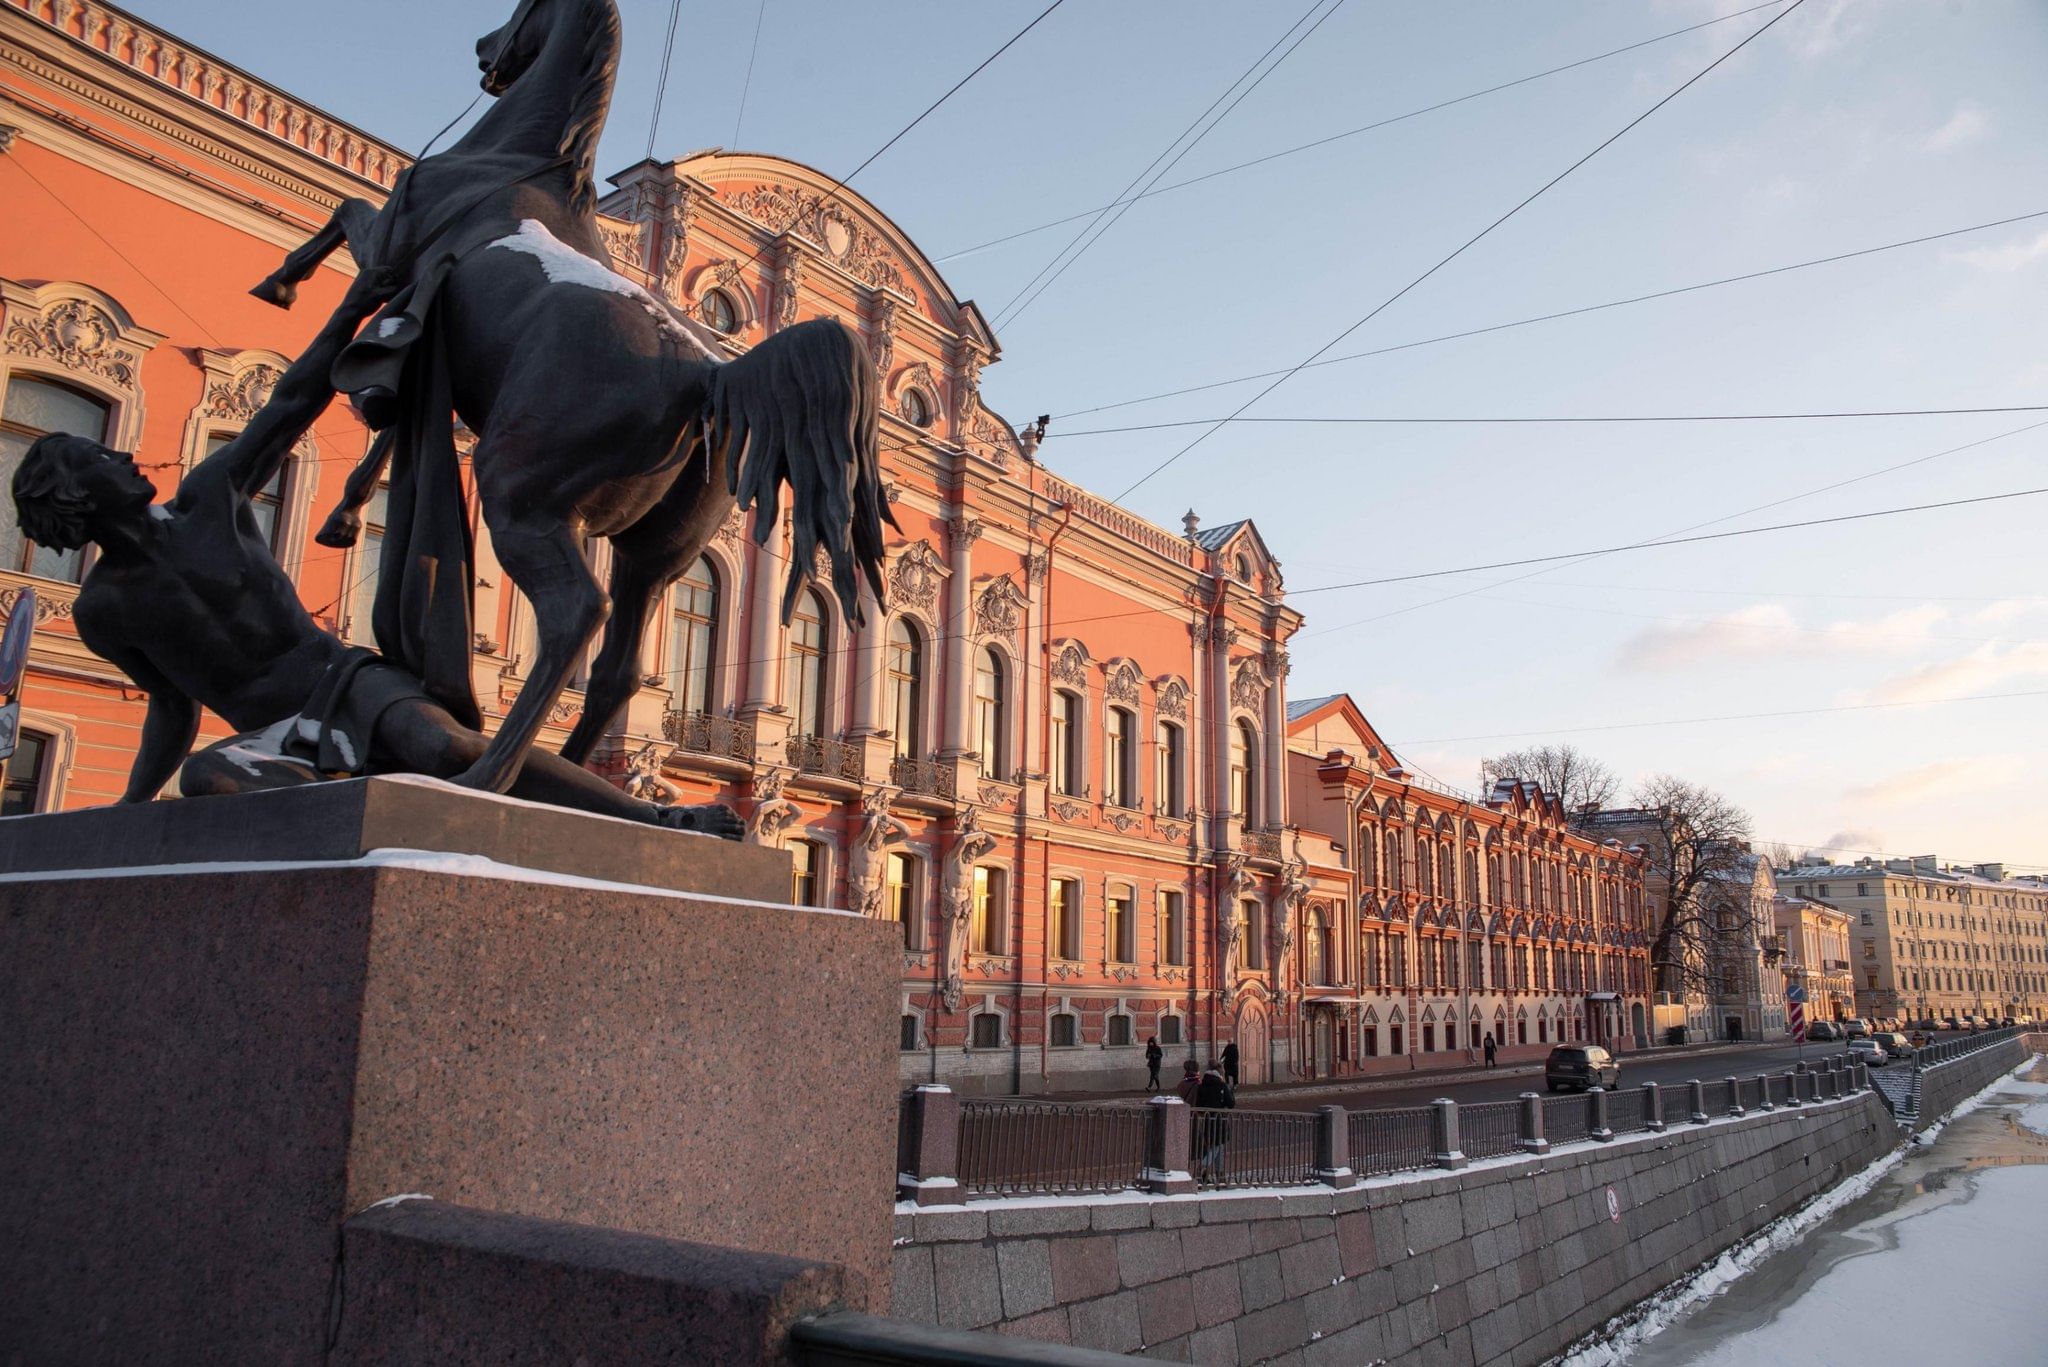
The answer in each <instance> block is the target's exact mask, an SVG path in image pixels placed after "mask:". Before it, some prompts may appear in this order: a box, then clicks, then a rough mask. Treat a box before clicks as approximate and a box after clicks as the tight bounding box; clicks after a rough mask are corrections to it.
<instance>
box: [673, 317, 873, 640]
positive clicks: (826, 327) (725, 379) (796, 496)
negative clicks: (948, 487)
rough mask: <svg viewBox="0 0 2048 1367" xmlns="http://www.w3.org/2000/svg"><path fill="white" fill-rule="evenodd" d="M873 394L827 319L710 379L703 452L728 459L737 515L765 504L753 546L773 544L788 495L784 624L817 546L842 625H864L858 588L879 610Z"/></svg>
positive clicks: (856, 357)
mask: <svg viewBox="0 0 2048 1367" xmlns="http://www.w3.org/2000/svg"><path fill="white" fill-rule="evenodd" d="M880 388H881V386H880V384H879V382H878V381H877V380H876V378H875V365H874V362H873V361H872V360H871V359H869V357H868V353H867V348H866V347H864V346H863V345H861V341H860V338H858V337H857V336H855V335H854V334H853V332H852V331H851V330H850V329H848V328H847V327H846V325H845V324H843V323H840V322H837V321H836V320H834V319H830V318H814V319H812V320H810V321H808V322H803V323H798V324H797V325H796V326H794V327H789V328H784V329H783V330H782V331H780V332H777V333H775V334H774V335H773V336H771V337H769V338H768V339H767V340H765V341H763V342H762V343H761V344H760V345H759V346H757V347H755V348H754V349H753V350H751V351H749V352H747V353H746V354H744V355H742V356H740V357H738V358H736V359H734V360H732V361H729V362H727V363H726V364H724V365H721V366H719V367H718V368H717V370H715V371H714V372H713V373H712V377H711V395H710V398H709V399H708V400H707V401H706V403H705V406H704V415H703V425H704V437H705V441H706V444H707V445H708V446H709V447H710V448H711V449H712V450H714V451H722V452H723V453H724V454H725V457H726V472H727V475H726V478H727V481H728V483H729V485H730V487H731V489H732V492H733V493H734V495H736V496H737V497H738V499H739V506H740V507H741V508H742V509H745V508H750V507H753V506H754V505H755V504H757V503H758V504H759V505H760V514H759V516H757V517H756V518H755V520H754V537H755V539H756V540H757V541H762V542H765V541H766V540H767V539H768V535H769V533H770V532H771V531H772V530H773V528H774V526H775V521H776V517H777V515H778V513H779V512H780V510H781V498H782V485H783V483H784V481H787V482H788V484H789V488H790V526H791V530H792V532H793V534H794V542H795V544H794V546H793V547H792V549H793V551H794V554H793V555H792V557H791V559H790V564H789V580H788V583H787V584H786V586H785V587H784V590H783V595H782V617H783V620H784V621H788V620H789V615H790V612H791V610H792V609H793V608H794V607H795V606H796V598H797V594H798V592H799V591H800V590H801V589H802V588H803V583H804V580H805V579H807V578H809V577H810V574H811V569H812V566H813V565H814V564H815V563H816V557H817V549H818V547H819V546H820V545H822V546H824V547H825V548H826V550H827V552H828V553H829V554H830V556H831V558H832V588H833V591H834V592H835V593H837V594H838V596H839V602H840V605H841V607H843V608H844V609H845V611H846V615H847V618H848V620H850V621H854V622H859V621H861V620H862V619H863V616H864V614H863V612H862V610H861V606H860V583H861V580H862V579H865V580H866V581H867V583H868V586H869V588H870V589H872V590H873V592H874V596H875V602H876V603H881V602H882V601H883V592H882V524H883V523H884V522H887V523H888V524H889V525H890V526H892V527H893V526H895V525H896V519H895V518H894V517H893V516H892V515H891V514H890V512H889V509H888V505H887V501H886V499H885V498H884V497H883V494H882V464H881V454H880V450H879V447H878V445H877V441H876V428H877V422H878V418H879V410H880V407H881V396H880Z"/></svg>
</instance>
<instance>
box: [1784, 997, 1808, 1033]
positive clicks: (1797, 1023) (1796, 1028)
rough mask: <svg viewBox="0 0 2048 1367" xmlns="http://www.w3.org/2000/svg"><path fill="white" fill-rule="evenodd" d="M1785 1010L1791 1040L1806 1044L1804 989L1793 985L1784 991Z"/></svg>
mask: <svg viewBox="0 0 2048 1367" xmlns="http://www.w3.org/2000/svg"><path fill="white" fill-rule="evenodd" d="M1785 1010H1786V1012H1787V1017H1788V1020H1789V1023H1790V1024H1791V1026H1792V1038H1793V1039H1795V1040H1798V1041H1799V1042H1800V1043H1802V1044H1803V1043H1805V1042H1806V989H1805V988H1803V987H1801V986H1799V985H1798V984H1797V983H1794V984H1793V985H1792V986H1790V987H1788V988H1786V989H1785Z"/></svg>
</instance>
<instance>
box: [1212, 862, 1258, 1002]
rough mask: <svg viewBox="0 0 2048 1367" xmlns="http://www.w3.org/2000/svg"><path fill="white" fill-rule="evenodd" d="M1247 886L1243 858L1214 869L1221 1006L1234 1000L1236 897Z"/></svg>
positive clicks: (1239, 932)
mask: <svg viewBox="0 0 2048 1367" xmlns="http://www.w3.org/2000/svg"><path fill="white" fill-rule="evenodd" d="M1249 886H1251V874H1250V872H1249V871H1248V870H1246V868H1245V863H1244V856H1243V855H1241V854H1232V855H1228V856H1226V857H1225V858H1224V860H1223V862H1222V863H1221V864H1219V865H1217V867H1216V962H1217V965H1218V967H1219V968H1220V969H1221V976H1222V991H1223V1004H1224V1005H1225V1006H1226V1007H1227V1006H1229V1005H1230V1004H1231V1003H1232V1002H1233V1001H1235V1000H1236V999H1237V965H1238V955H1239V953H1240V952H1241V951H1242V949H1243V946H1244V922H1243V921H1242V920H1240V919H1239V917H1238V914H1237V906H1238V898H1239V897H1241V896H1242V895H1243V893H1244V890H1245V889H1246V888H1247V887H1249Z"/></svg>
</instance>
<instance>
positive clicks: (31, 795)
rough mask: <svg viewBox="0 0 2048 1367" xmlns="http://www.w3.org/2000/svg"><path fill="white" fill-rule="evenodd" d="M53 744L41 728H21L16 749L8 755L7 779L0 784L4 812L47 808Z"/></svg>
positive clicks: (13, 813) (24, 813)
mask: <svg viewBox="0 0 2048 1367" xmlns="http://www.w3.org/2000/svg"><path fill="white" fill-rule="evenodd" d="M53 748H54V747H53V744H52V741H51V739H50V737H49V736H48V735H45V734H44V733H43V732H41V731H23V732H20V733H19V734H18V735H17V736H16V737H15V741H14V753H13V754H12V755H9V756H8V757H7V765H6V779H5V782H4V784H0V816H27V815H28V814H29V813H31V812H39V811H41V810H42V809H43V795H44V792H45V790H46V789H47V788H48V786H49V781H50V751H51V750H52V749H53Z"/></svg>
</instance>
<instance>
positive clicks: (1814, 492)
mask: <svg viewBox="0 0 2048 1367" xmlns="http://www.w3.org/2000/svg"><path fill="white" fill-rule="evenodd" d="M2043 427H2048V422H2036V423H2028V424H2027V425H2026V426H2024V427H2015V428H2011V429H2009V430H2007V431H2004V432H1996V433H1993V434H1992V435H1991V436H1988V437H1979V438H1978V439H1977V440H1975V441H1969V442H1964V443H1963V444H1962V445H1960V446H1951V447H1948V448H1946V449H1944V450H1940V451H1932V452H1929V453H1928V454H1927V455H1924V456H1915V457H1913V458H1912V459H1911V460H1902V461H1898V462H1896V463H1894V464H1891V465H1886V466H1881V467H1879V468H1878V469H1875V470H1870V471H1866V472H1865V473H1863V474H1860V475H1851V476H1850V477H1849V478H1847V479H1838V480H1835V481H1834V482H1833V483H1830V484H1823V485H1821V486H1820V487H1819V488H1815V489H1807V490H1804V491H1802V492H1800V493H1796V494H1787V495H1785V496H1784V497H1783V498H1774V499H1770V500H1767V501H1766V502H1763V503H1758V504H1754V505H1752V506H1750V507H1748V508H1741V509H1738V510H1736V511H1735V512H1732V513H1726V514H1724V515H1722V516H1720V517H1710V518H1708V519H1707V520H1706V521H1704V522H1695V523H1693V524H1691V525H1690V526H1686V527H1680V528H1678V529H1677V530H1676V531H1673V532H1667V533H1663V534H1661V535H1659V536H1653V537H1647V538H1645V539H1644V540H1642V541H1638V542H1634V543H1632V544H1630V545H1628V546H1625V547H1622V548H1620V549H1623V550H1642V549H1647V548H1649V547H1653V546H1659V545H1663V544H1665V543H1666V542H1667V541H1668V540H1669V539H1670V538H1672V537H1678V536H1684V535H1685V534H1687V533H1688V532H1696V531H1698V530H1700V529H1701V528H1703V527H1714V526H1719V525H1720V524H1721V523H1723V522H1733V521H1734V520H1735V519H1736V518H1739V517H1749V516H1750V515H1752V514H1754V513H1761V512H1766V511H1768V510H1770V509H1772V508H1781V507H1783V506H1784V505H1786V504H1788V503H1799V502H1802V501H1804V500H1806V499H1809V498H1816V497H1818V496H1819V495H1821V494H1826V493H1832V492H1834V491H1835V490H1837V489H1846V488H1848V487H1849V486H1850V485H1852V484H1861V483H1863V482H1864V481H1865V480H1872V479H1877V478H1879V477H1880V476H1883V475H1889V474H1894V473H1896V472H1898V471H1900V470H1906V469H1911V468H1912V467H1913V466H1916V465H1925V464H1927V463H1928V462H1929V461H1935V460H1940V459H1942V458H1944V457H1946V456H1953V455H1959V454H1961V453H1962V452H1964V451H1970V450H1974V449H1975V448H1977V447H1979V446H1989V445H1990V444H1991V443H1992V442H1995V441H2004V440H2006V439H2007V438H2008V437H2017V436H2020V435H2021V434H2023V433H2026V432H2032V431H2036V430H2038V429H2040V428H2043ZM1603 554H1607V552H1602V551H1594V552H1591V553H1589V554H1586V555H1583V556H1580V557H1578V558H1577V559H1573V560H1568V561H1566V562H1565V566H1563V567H1569V566H1570V565H1582V564H1585V563H1587V562H1588V561H1592V560H1598V559H1599V558H1600V557H1601V556H1602V555H1603ZM1547 573H1549V570H1547V569H1534V570H1530V571H1529V572H1528V573H1527V574H1518V575H1514V576H1512V577H1510V578H1507V579H1496V580H1494V581H1492V582H1490V583H1486V584H1477V585H1474V586H1472V587H1471V588H1465V589H1460V590H1458V591H1457V592H1456V593H1447V594H1445V595H1443V596H1442V597H1440V598H1431V599H1429V600H1428V601H1426V602H1421V603H1411V604H1409V605H1408V606H1407V607H1404V608H1393V609H1391V610H1389V611H1387V612H1381V613H1375V614H1374V615H1372V616H1371V617H1361V618H1359V619H1357V620H1356V621H1351V622H1343V623H1339V624H1338V625H1337V626H1334V627H1324V628H1323V629H1322V630H1320V631H1314V632H1310V633H1308V634H1309V635H1310V636H1312V637H1313V636H1327V635H1329V634H1330V633H1332V632H1337V631H1349V630H1351V629H1352V628H1354V627H1362V626H1366V625H1369V624H1370V623H1373V622H1379V621H1384V620H1385V619H1387V618H1389V617H1401V616H1404V615H1406V614H1408V613H1411V612H1420V611H1421V610H1422V609H1424V608H1433V607H1437V606H1440V605H1441V604H1444V603H1448V602H1452V601H1454V600H1456V599H1459V598H1467V597H1470V596H1472V595H1473V594H1477V593H1484V592H1486V591H1487V590H1488V589H1497V588H1503V587H1505V586H1507V585H1509V584H1518V583H1521V582H1522V581H1523V580H1525V579H1534V578H1537V577H1538V576H1540V575H1544V574H1547Z"/></svg>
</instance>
